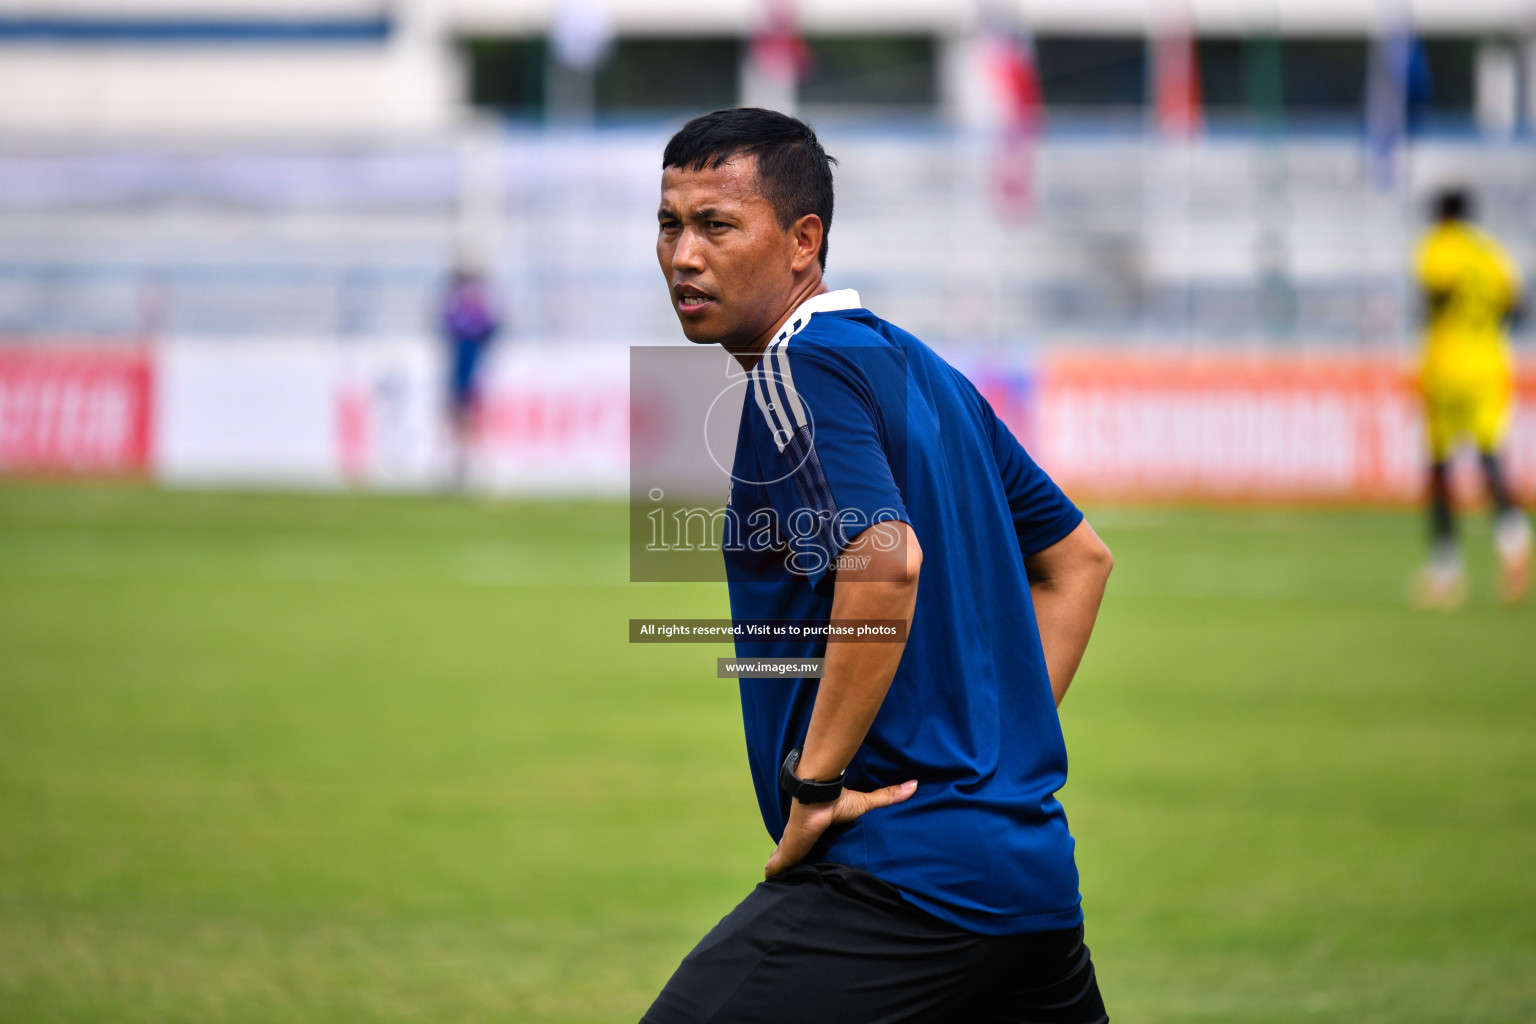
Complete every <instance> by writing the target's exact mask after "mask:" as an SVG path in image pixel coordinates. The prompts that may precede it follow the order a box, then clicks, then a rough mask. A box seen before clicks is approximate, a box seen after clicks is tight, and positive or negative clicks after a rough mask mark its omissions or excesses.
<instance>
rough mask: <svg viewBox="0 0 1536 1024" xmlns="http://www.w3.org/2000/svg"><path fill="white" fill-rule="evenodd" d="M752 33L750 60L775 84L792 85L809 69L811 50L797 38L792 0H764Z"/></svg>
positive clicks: (798, 36) (797, 32)
mask: <svg viewBox="0 0 1536 1024" xmlns="http://www.w3.org/2000/svg"><path fill="white" fill-rule="evenodd" d="M763 14H764V16H763V18H762V20H761V22H760V23H759V26H758V29H757V31H756V32H755V33H753V35H752V62H753V64H755V65H756V67H757V70H758V71H759V72H760V73H761V74H762V75H764V76H765V77H766V78H768V79H770V80H771V81H773V82H774V83H775V84H777V85H780V86H784V87H789V88H793V87H794V86H796V85H798V84H799V82H800V80H801V79H802V78H804V77H805V73H806V72H807V71H808V70H810V66H811V50H810V47H808V46H806V45H805V40H804V39H802V38H800V29H799V26H798V24H797V20H796V18H795V3H794V0H766V3H765V5H764V12H763Z"/></svg>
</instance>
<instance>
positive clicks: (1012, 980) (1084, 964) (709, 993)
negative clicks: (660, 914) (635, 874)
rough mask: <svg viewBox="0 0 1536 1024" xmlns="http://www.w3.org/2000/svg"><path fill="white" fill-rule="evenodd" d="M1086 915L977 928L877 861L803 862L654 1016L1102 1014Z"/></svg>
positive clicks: (696, 960)
mask: <svg viewBox="0 0 1536 1024" xmlns="http://www.w3.org/2000/svg"><path fill="white" fill-rule="evenodd" d="M1108 1020H1109V1016H1108V1015H1107V1014H1106V1013H1105V1012H1104V1000H1103V999H1102V998H1100V996H1099V985H1098V981H1097V980H1096V979H1095V978H1094V974H1093V961H1092V960H1091V959H1089V956H1088V947H1087V946H1085V945H1083V929H1082V926H1081V925H1079V926H1078V927H1076V928H1069V929H1065V930H1063V931H1050V932H1032V933H1029V934H1025V935H978V934H976V933H974V932H968V931H965V930H963V929H961V928H957V927H955V926H954V925H952V924H949V923H947V922H945V921H941V920H939V919H938V918H936V917H934V916H933V915H932V914H929V913H927V912H926V911H923V910H919V909H918V908H917V907H914V906H913V905H912V904H910V903H908V902H907V901H906V900H904V899H903V898H902V896H901V893H900V892H898V891H897V890H896V889H895V888H894V887H892V886H890V885H887V884H886V883H885V882H882V881H880V880H879V879H878V878H876V877H875V876H874V875H871V874H870V873H869V872H867V871H860V870H858V869H857V868H851V867H846V866H844V865H841V864H801V865H797V866H796V867H794V868H791V869H790V870H789V871H787V872H785V873H784V874H782V875H780V876H779V877H777V878H773V879H770V880H769V881H766V882H764V883H762V884H761V885H759V886H758V887H757V888H756V889H754V890H753V891H752V894H751V895H749V896H748V897H747V898H746V899H745V900H743V901H742V902H741V904H740V905H739V906H738V907H737V908H736V909H735V910H733V911H731V912H730V914H728V915H726V917H725V918H724V919H723V920H722V921H721V922H720V923H719V924H718V925H716V926H715V927H714V929H713V930H711V931H710V933H709V934H708V935H706V936H704V939H703V941H702V942H700V943H699V944H698V945H697V946H696V947H694V950H693V952H691V953H689V954H688V956H687V957H685V958H684V959H683V962H682V965H681V966H679V967H678V969H677V972H676V973H675V974H673V975H672V980H671V981H669V982H667V986H666V988H664V989H663V990H662V992H661V995H659V996H657V997H656V1002H655V1003H654V1004H653V1005H652V1006H651V1008H650V1010H648V1011H647V1012H646V1014H645V1016H644V1017H643V1018H642V1024H898V1022H899V1024H919V1022H921V1024H929V1022H932V1024H1103V1022H1106V1021H1108Z"/></svg>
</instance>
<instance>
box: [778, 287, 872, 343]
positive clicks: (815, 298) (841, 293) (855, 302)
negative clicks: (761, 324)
mask: <svg viewBox="0 0 1536 1024" xmlns="http://www.w3.org/2000/svg"><path fill="white" fill-rule="evenodd" d="M863 306H864V304H863V303H862V302H860V301H859V293H858V292H856V291H854V290H853V289H852V288H839V289H838V290H837V291H835V292H822V293H821V294H820V295H812V296H811V297H810V298H808V299H806V300H805V301H804V302H802V303H800V305H798V306H796V307H795V311H794V312H793V313H791V314H789V317H788V318H787V319H786V320H785V321H784V322H783V323H782V324H779V329H778V330H777V331H775V332H773V341H783V340H784V339H785V338H787V337H791V336H793V335H796V334H799V333H800V329H801V328H802V327H804V326H805V323H806V321H807V320H809V319H810V318H811V314H812V313H832V312H835V311H837V310H839V309H862V308H863ZM797 320H798V321H799V323H798V324H797V323H796V321H797ZM769 344H770V345H771V344H773V342H769Z"/></svg>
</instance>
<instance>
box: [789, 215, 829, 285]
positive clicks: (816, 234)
mask: <svg viewBox="0 0 1536 1024" xmlns="http://www.w3.org/2000/svg"><path fill="white" fill-rule="evenodd" d="M822 230H823V229H822V226H821V218H820V217H818V216H816V215H815V214H814V213H808V214H806V215H805V216H804V217H801V218H800V219H799V220H797V221H795V222H794V223H793V224H791V225H790V226H789V234H790V237H791V238H792V239H794V243H795V257H794V259H793V261H791V263H790V267H791V269H793V270H794V272H795V273H797V274H798V273H800V272H802V271H804V270H806V269H808V268H809V267H810V265H811V264H812V263H815V262H816V261H817V260H818V259H820V257H821V235H822Z"/></svg>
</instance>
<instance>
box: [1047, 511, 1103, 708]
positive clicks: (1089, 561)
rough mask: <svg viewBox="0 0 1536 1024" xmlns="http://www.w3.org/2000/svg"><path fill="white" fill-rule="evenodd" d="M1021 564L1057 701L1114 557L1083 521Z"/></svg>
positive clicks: (1082, 647) (1084, 642)
mask: <svg viewBox="0 0 1536 1024" xmlns="http://www.w3.org/2000/svg"><path fill="white" fill-rule="evenodd" d="M1025 566H1026V568H1027V569H1028V570H1029V575H1030V584H1029V592H1030V597H1031V599H1032V600H1033V602H1034V605H1035V621H1036V623H1037V624H1038V626H1039V629H1040V646H1041V648H1042V649H1043V650H1044V653H1045V667H1046V671H1047V672H1048V673H1049V675H1050V679H1051V693H1052V694H1054V695H1055V698H1056V703H1057V704H1058V705H1059V704H1061V701H1062V698H1063V697H1065V696H1066V695H1067V687H1069V686H1071V685H1072V677H1073V676H1075V675H1076V674H1077V667H1078V665H1080V664H1082V660H1083V652H1084V651H1086V650H1087V649H1088V638H1089V637H1090V636H1092V635H1093V624H1094V621H1095V620H1096V619H1097V618H1098V615H1099V604H1100V602H1101V601H1103V599H1104V587H1105V584H1106V583H1107V582H1108V581H1109V573H1110V569H1111V568H1113V566H1114V559H1113V558H1112V557H1111V555H1110V553H1109V549H1108V548H1107V547H1105V546H1104V544H1103V542H1102V541H1100V540H1099V537H1098V534H1096V533H1094V532H1093V528H1092V527H1090V526H1089V525H1088V523H1087V522H1086V521H1085V522H1083V523H1081V524H1080V525H1079V526H1078V527H1077V529H1075V530H1074V531H1072V533H1071V534H1069V535H1068V536H1067V537H1066V538H1064V539H1063V540H1062V541H1060V542H1059V543H1057V544H1055V545H1053V546H1052V547H1049V548H1047V549H1046V550H1045V551H1043V552H1040V553H1039V554H1038V555H1033V556H1031V557H1030V558H1028V559H1026V560H1025Z"/></svg>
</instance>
